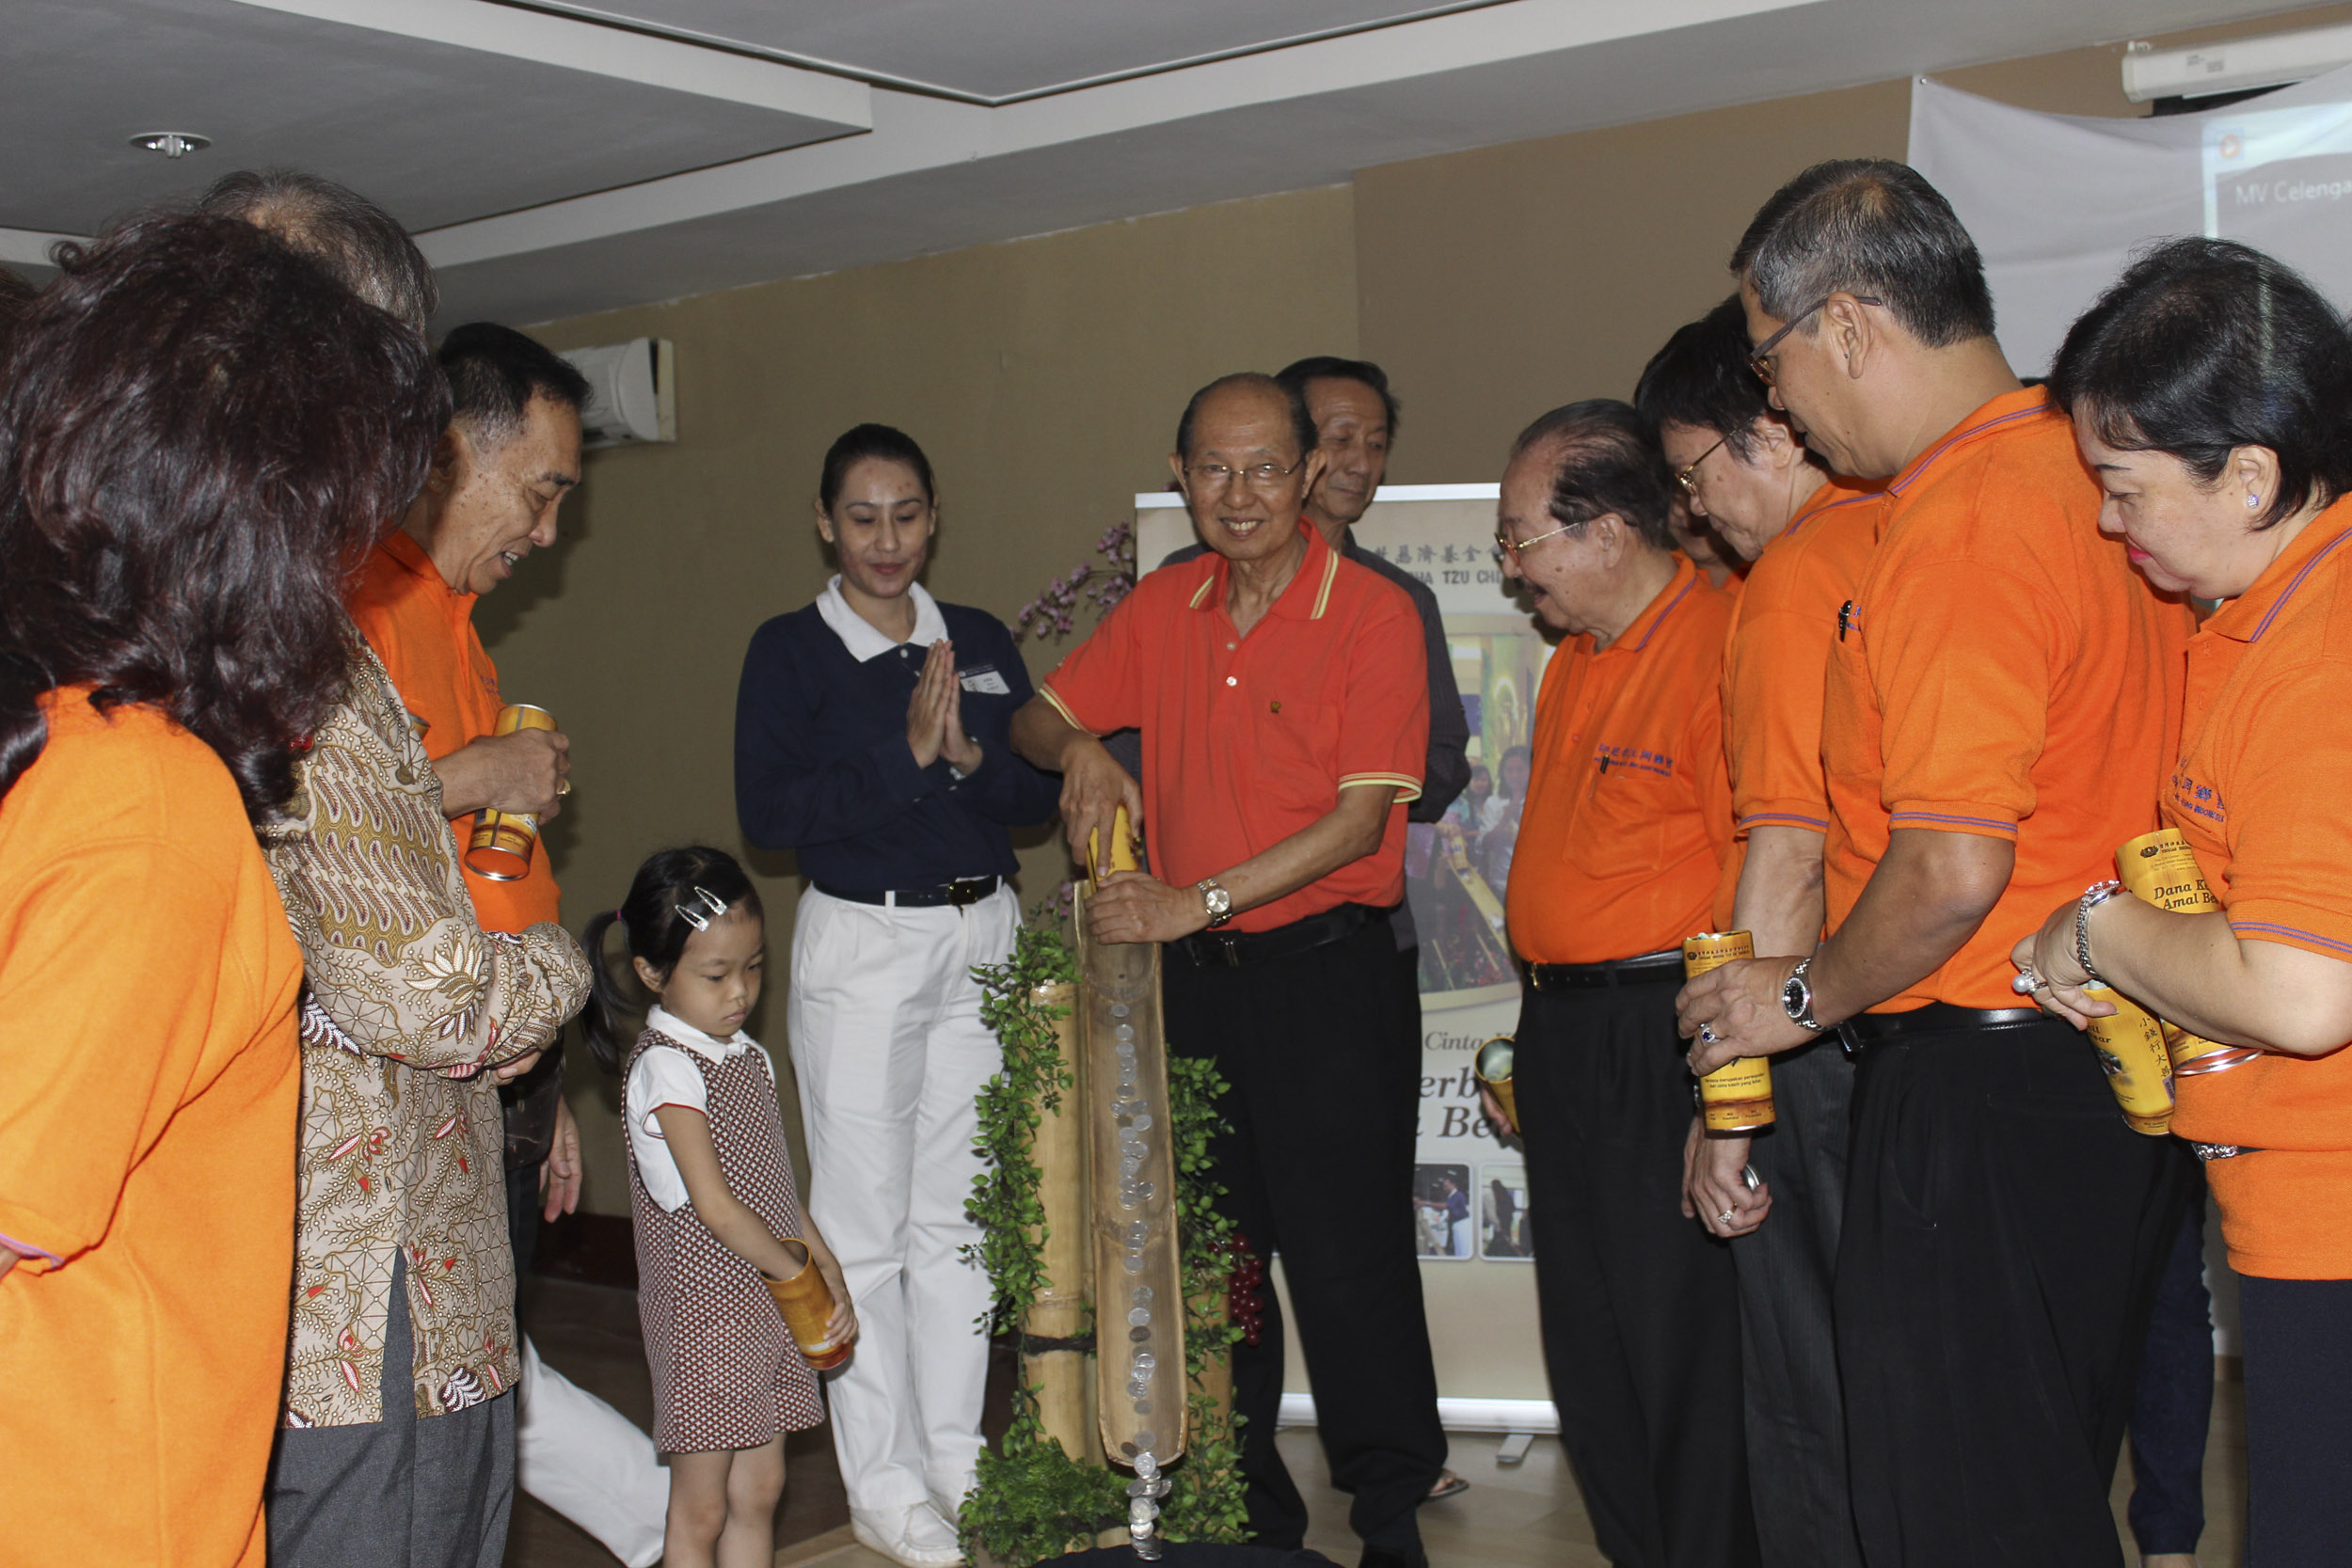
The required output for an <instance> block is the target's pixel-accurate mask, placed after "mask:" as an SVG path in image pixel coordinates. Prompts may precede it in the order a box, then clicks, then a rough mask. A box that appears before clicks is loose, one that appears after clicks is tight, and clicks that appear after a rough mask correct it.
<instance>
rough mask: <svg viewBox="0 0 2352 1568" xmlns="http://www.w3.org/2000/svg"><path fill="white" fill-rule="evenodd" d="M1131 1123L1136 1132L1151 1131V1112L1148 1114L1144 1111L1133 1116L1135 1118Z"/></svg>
mask: <svg viewBox="0 0 2352 1568" xmlns="http://www.w3.org/2000/svg"><path fill="white" fill-rule="evenodd" d="M1131 1125H1132V1126H1133V1127H1134V1128H1135V1130H1136V1132H1151V1131H1152V1117H1151V1114H1150V1113H1149V1112H1146V1113H1145V1114H1144V1115H1142V1116H1139V1117H1136V1118H1135V1120H1134V1122H1133V1123H1132V1124H1131Z"/></svg>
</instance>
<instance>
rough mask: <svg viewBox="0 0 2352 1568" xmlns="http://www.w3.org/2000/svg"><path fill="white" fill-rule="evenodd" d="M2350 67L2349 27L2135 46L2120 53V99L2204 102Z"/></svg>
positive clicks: (2351, 32)
mask: <svg viewBox="0 0 2352 1568" xmlns="http://www.w3.org/2000/svg"><path fill="white" fill-rule="evenodd" d="M2341 65H2352V26H2339V27H2307V28H2304V29H2303V30H2302V31H2300V32H2294V33H2271V34H2268V35H2266V36H2265V37H2263V38H2253V39H2233V40H2229V41H2228V42H2226V43H2201V44H2199V45H2198V46H2197V47H2196V48H2194V49H2157V48H2154V47H2153V46H2152V45H2150V44H2148V43H2146V42H2141V41H2135V42H2133V43H2132V44H2130V45H2129V46H2127V47H2126V48H2125V49H2124V51H2123V96H2124V97H2126V98H2128V99H2130V100H2131V101H2132V102H2133V103H2147V102H2149V101H2150V100H2151V99H2156V98H2210V97H2212V96H2213V95H2214V94H2216V93H2223V92H2246V91H2249V90H2252V89H2256V88H2261V87H2284V86H2285V85H2286V84H2287V83H2289V82H2302V81H2308V80H2310V79H2311V78H2312V77H2313V76H2316V75H2318V74H2320V73H2321V72H2322V71H2333V70H2335V69H2336V67H2338V66H2341Z"/></svg>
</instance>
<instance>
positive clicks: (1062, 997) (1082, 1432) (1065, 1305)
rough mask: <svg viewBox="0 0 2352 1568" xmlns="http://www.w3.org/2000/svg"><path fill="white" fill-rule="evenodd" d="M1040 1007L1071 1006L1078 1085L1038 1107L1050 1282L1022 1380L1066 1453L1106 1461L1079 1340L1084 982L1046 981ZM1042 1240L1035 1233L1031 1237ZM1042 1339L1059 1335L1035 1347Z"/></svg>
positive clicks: (1025, 1341)
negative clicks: (1098, 1438)
mask: <svg viewBox="0 0 2352 1568" xmlns="http://www.w3.org/2000/svg"><path fill="white" fill-rule="evenodd" d="M1031 999H1032V1000H1033V1001H1034V1002H1036V1003H1037V1004H1039V1005H1040V1006H1049V1007H1061V1008H1064V1009H1066V1012H1065V1014H1064V1016H1063V1018H1062V1020H1061V1022H1059V1023H1058V1024H1057V1025H1056V1026H1055V1031H1054V1032H1055V1036H1056V1038H1057V1045H1058V1046H1059V1049H1060V1053H1061V1065H1062V1070H1063V1071H1065V1072H1067V1073H1069V1074H1070V1075H1071V1077H1072V1079H1073V1087H1071V1088H1068V1089H1065V1090H1063V1091H1062V1095H1061V1102H1060V1104H1059V1105H1058V1106H1057V1107H1056V1108H1055V1109H1053V1110H1047V1109H1046V1108H1045V1107H1044V1106H1042V1105H1041V1106H1039V1107H1038V1113H1039V1115H1038V1129H1037V1142H1036V1146H1035V1148H1034V1149H1033V1151H1032V1153H1033V1156H1034V1158H1035V1159H1036V1161H1037V1167H1038V1174H1039V1177H1040V1180H1039V1184H1038V1197H1039V1201H1040V1203H1041V1206H1042V1207H1043V1209H1044V1211H1045V1215H1044V1225H1043V1229H1044V1232H1045V1235H1044V1245H1043V1247H1042V1249H1041V1250H1042V1259H1041V1260H1042V1262H1043V1265H1044V1270H1045V1284H1044V1287H1043V1288H1042V1289H1041V1290H1040V1291H1038V1295H1037V1301H1036V1303H1035V1304H1034V1305H1033V1306H1031V1307H1030V1308H1029V1310H1028V1312H1027V1314H1026V1315H1025V1316H1024V1317H1023V1319H1022V1320H1021V1340H1022V1349H1021V1380H1022V1382H1024V1383H1025V1384H1026V1385H1028V1386H1030V1387H1032V1388H1035V1389H1036V1390H1037V1391H1038V1421H1039V1424H1040V1425H1041V1427H1043V1429H1044V1432H1045V1435H1046V1436H1047V1437H1049V1438H1051V1439H1052V1440H1053V1441H1055V1442H1057V1443H1059V1444H1060V1445H1061V1449H1062V1452H1064V1453H1066V1454H1068V1455H1069V1456H1070V1457H1071V1458H1073V1459H1074V1460H1076V1461H1078V1462H1079V1463H1080V1464H1082V1465H1084V1464H1095V1465H1099V1464H1101V1463H1102V1462H1103V1455H1102V1451H1101V1448H1100V1446H1099V1445H1098V1444H1097V1443H1096V1442H1095V1440H1094V1420H1093V1412H1092V1409H1091V1408H1090V1406H1091V1400H1090V1399H1089V1395H1090V1393H1091V1389H1090V1387H1089V1383H1090V1381H1091V1380H1090V1379H1089V1377H1088V1376H1087V1356H1086V1352H1085V1351H1084V1350H1083V1349H1080V1348H1077V1346H1076V1345H1075V1344H1073V1343H1072V1342H1073V1341H1075V1340H1076V1339H1077V1338H1079V1336H1081V1335H1082V1334H1084V1333H1085V1332H1086V1324H1087V1278H1086V1275H1087V1235H1088V1229H1089V1213H1088V1204H1087V1182H1086V1113H1085V1105H1086V1098H1085V1097H1086V1079H1085V1077H1084V1075H1083V1068H1082V1065H1081V1063H1080V1060H1079V1053H1078V1017H1077V1011H1078V1009H1077V1002H1078V988H1077V987H1075V986H1073V985H1070V984H1067V983H1064V984H1060V985H1053V986H1041V987H1039V988H1038V989H1037V990H1035V991H1034V992H1032V993H1031ZM1031 1239H1032V1240H1035V1239H1036V1238H1035V1237H1034V1235H1033V1236H1032V1238H1031ZM1040 1341H1058V1342H1059V1343H1057V1344H1054V1345H1053V1346H1052V1347H1051V1348H1041V1349H1032V1348H1031V1347H1032V1346H1033V1345H1036V1344H1038V1342H1040Z"/></svg>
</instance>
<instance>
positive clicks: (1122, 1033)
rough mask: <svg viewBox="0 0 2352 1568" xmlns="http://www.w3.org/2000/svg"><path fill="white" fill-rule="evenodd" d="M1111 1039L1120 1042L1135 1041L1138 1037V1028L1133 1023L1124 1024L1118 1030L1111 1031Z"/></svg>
mask: <svg viewBox="0 0 2352 1568" xmlns="http://www.w3.org/2000/svg"><path fill="white" fill-rule="evenodd" d="M1111 1037H1112V1038H1113V1039H1120V1040H1131V1039H1134V1038H1135V1037H1136V1026H1135V1025H1134V1024H1132V1023H1122V1024H1120V1026H1119V1027H1118V1028H1116V1029H1114V1030H1112V1031H1111Z"/></svg>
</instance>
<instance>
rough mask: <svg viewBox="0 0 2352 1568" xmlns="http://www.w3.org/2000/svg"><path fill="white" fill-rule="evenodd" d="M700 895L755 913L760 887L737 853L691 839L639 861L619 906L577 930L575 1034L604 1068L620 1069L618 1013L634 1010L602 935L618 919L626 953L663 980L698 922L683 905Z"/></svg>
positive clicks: (695, 904)
mask: <svg viewBox="0 0 2352 1568" xmlns="http://www.w3.org/2000/svg"><path fill="white" fill-rule="evenodd" d="M703 894H708V895H710V896H711V897H713V898H716V899H718V900H719V901H720V902H721V903H723V904H738V903H740V904H742V905H744V906H745V907H746V908H747V909H749V911H751V913H752V914H754V915H757V914H759V913H760V907H759V890H758V889H757V888H755V887H754V886H753V885H752V879H751V878H750V877H748V876H746V875H745V874H744V872H743V867H742V866H741V865H740V864H739V863H737V862H736V859H735V857H734V856H733V855H730V854H728V853H727V852H726V851H725V850H723V849H713V848H709V847H707V846H703V845H694V846H691V847H687V848H684V849H662V850H660V851H658V852H656V853H654V854H652V855H649V856H647V857H646V858H645V863H644V864H643V865H641V866H639V867H638V868H637V879H636V880H635V881H633V882H631V883H630V884H629V889H628V897H627V898H625V899H623V900H622V901H621V907H620V908H619V909H617V910H608V911H605V912H604V913H602V914H599V915H597V916H596V918H595V919H594V920H591V921H590V922H588V925H587V927H586V928H585V929H583V930H582V931H581V932H580V941H581V942H582V943H584V944H585V945H586V947H587V949H588V974H589V986H588V1005H587V1006H585V1007H583V1008H582V1009H581V1010H580V1033H581V1034H582V1035H584V1036H585V1037H587V1040H588V1051H589V1054H591V1055H593V1056H595V1057H596V1061H597V1063H598V1065H600V1066H601V1067H602V1068H603V1069H605V1071H607V1072H618V1071H620V1070H621V1063H622V1061H623V1060H624V1059H625V1058H626V1057H627V1055H628V1053H627V1052H625V1051H623V1050H622V1049H621V1043H620V1037H619V1033H618V1031H617V1029H616V1027H615V1022H614V1021H615V1019H616V1017H617V1016H618V1015H619V1014H622V1013H626V1012H634V1011H635V1010H636V1005H635V1004H634V1003H632V1002H631V1001H630V1000H629V998H628V993H627V992H625V991H624V990H622V989H621V985H620V982H619V981H617V980H615V979H614V978H613V976H612V968H611V966H610V964H609V963H608V962H607V960H606V958H605V953H604V948H605V939H606V938H607V937H608V936H609V935H610V934H611V933H612V927H615V926H618V927H620V928H621V938H622V942H623V944H624V945H625V946H626V947H627V949H628V956H629V957H630V958H643V959H644V960H645V966H646V967H647V968H648V969H651V970H652V971H653V972H654V973H655V974H658V975H660V976H662V977H663V979H664V980H665V981H666V980H667V978H668V977H669V974H670V971H671V970H673V969H675V968H676V967H677V961H678V956H679V955H680V954H682V953H684V952H685V951H686V942H687V939H688V938H689V937H691V936H692V935H693V934H694V932H695V931H696V930H698V929H700V928H701V927H702V916H701V914H700V913H699V912H697V913H695V914H693V915H691V917H690V916H689V915H688V914H687V913H686V912H685V911H684V910H683V909H681V906H691V908H692V909H693V910H695V911H701V910H703V909H705V908H706V907H707V906H706V905H704V904H703V903H702V902H700V895H703Z"/></svg>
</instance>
